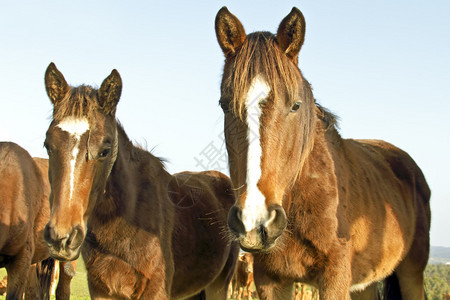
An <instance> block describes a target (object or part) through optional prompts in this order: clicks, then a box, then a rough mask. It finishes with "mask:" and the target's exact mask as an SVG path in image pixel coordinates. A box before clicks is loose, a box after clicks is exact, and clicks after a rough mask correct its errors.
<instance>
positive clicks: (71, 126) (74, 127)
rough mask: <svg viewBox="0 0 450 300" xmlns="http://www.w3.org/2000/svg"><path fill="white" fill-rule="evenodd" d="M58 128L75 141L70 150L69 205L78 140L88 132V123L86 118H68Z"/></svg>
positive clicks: (78, 149) (78, 148) (78, 145)
mask: <svg viewBox="0 0 450 300" xmlns="http://www.w3.org/2000/svg"><path fill="white" fill-rule="evenodd" d="M57 127H58V128H60V129H61V130H63V131H65V132H67V133H69V134H70V135H71V136H72V137H74V138H75V139H76V142H75V145H74V147H73V149H72V158H71V160H70V196H69V204H70V201H71V200H72V194H73V187H74V180H75V164H76V162H77V156H78V152H79V151H80V139H81V136H82V135H83V134H84V133H85V132H86V131H88V130H89V122H88V120H87V119H86V118H73V117H68V118H66V119H64V120H62V121H61V122H60V123H59V124H58V125H57Z"/></svg>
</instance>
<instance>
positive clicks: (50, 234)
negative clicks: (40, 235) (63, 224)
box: [44, 223, 56, 243]
mask: <svg viewBox="0 0 450 300" xmlns="http://www.w3.org/2000/svg"><path fill="white" fill-rule="evenodd" d="M44 240H45V241H46V242H47V243H53V242H54V241H56V232H55V228H54V227H53V226H51V225H50V223H47V225H45V228H44Z"/></svg>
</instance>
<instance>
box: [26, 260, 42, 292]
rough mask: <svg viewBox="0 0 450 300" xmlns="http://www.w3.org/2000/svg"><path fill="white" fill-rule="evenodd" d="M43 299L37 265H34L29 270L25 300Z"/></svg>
mask: <svg viewBox="0 0 450 300" xmlns="http://www.w3.org/2000/svg"><path fill="white" fill-rule="evenodd" d="M35 299H43V296H42V293H41V285H40V284H39V281H38V278H37V274H36V264H32V265H31V266H30V267H29V270H28V281H27V287H26V290H25V300H35Z"/></svg>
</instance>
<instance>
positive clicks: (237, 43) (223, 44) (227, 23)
mask: <svg viewBox="0 0 450 300" xmlns="http://www.w3.org/2000/svg"><path fill="white" fill-rule="evenodd" d="M216 36H217V41H218V42H219V45H220V48H222V51H223V53H224V54H225V57H229V56H230V55H233V54H234V53H235V52H236V51H237V50H238V49H239V48H240V47H241V46H242V44H243V43H244V40H245V38H246V36H247V35H246V34H245V30H244V26H242V24H241V22H240V21H239V20H238V18H236V17H235V16H234V15H233V14H232V13H230V11H229V10H228V9H227V8H226V7H225V6H224V7H222V8H221V9H220V10H219V12H218V13H217V15H216Z"/></svg>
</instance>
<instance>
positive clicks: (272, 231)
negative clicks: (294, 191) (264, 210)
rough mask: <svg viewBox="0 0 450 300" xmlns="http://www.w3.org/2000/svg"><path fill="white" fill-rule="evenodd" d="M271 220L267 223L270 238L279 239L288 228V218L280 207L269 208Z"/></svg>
mask: <svg viewBox="0 0 450 300" xmlns="http://www.w3.org/2000/svg"><path fill="white" fill-rule="evenodd" d="M268 210H269V216H270V219H269V220H268V221H267V223H266V227H267V234H269V235H270V236H269V238H277V237H278V236H279V235H281V233H282V232H283V230H284V229H285V228H286V226H287V217H286V213H285V212H284V209H283V208H282V207H281V206H279V205H272V206H270V207H269V209H268Z"/></svg>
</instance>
